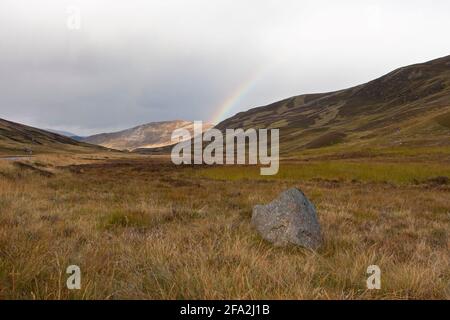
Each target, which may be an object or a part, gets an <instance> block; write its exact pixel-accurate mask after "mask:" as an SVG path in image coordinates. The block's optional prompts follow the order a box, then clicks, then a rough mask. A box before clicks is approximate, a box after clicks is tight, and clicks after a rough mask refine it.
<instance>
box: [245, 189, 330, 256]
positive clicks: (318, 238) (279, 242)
mask: <svg viewBox="0 0 450 320" xmlns="http://www.w3.org/2000/svg"><path fill="white" fill-rule="evenodd" d="M252 224H253V226H254V227H255V228H256V230H258V232H259V233H260V234H261V236H262V237H263V238H264V239H265V240H267V241H269V242H271V243H273V244H274V245H275V246H287V245H290V244H293V245H298V246H302V247H305V248H308V249H312V250H317V249H318V248H319V247H320V246H321V244H322V241H323V240H322V234H321V231H320V224H319V221H318V219H317V215H316V209H315V207H314V205H313V204H312V203H311V202H310V201H309V200H308V198H307V197H306V196H305V195H304V193H303V192H302V191H300V190H299V189H297V188H292V189H289V190H287V191H284V192H283V193H281V194H280V196H279V197H278V198H277V199H275V200H274V201H272V202H271V203H269V204H268V205H256V206H255V207H254V208H253V215H252Z"/></svg>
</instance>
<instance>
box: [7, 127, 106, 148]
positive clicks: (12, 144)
mask: <svg viewBox="0 0 450 320" xmlns="http://www.w3.org/2000/svg"><path fill="white" fill-rule="evenodd" d="M100 150H105V148H102V147H99V146H94V145H90V144H87V143H82V142H78V141H75V140H73V139H70V138H68V137H65V136H62V135H59V134H56V133H52V132H48V131H45V130H41V129H37V128H33V127H29V126H26V125H23V124H19V123H15V122H11V121H7V120H4V119H0V153H1V154H27V153H29V152H33V153H40V152H64V151H67V152H71V151H73V152H95V151H100Z"/></svg>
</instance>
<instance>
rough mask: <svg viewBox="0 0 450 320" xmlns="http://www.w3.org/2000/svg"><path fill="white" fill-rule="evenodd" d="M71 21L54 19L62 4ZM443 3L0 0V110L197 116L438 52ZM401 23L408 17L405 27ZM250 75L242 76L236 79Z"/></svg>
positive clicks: (82, 124)
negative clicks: (229, 102) (76, 24)
mask: <svg viewBox="0 0 450 320" xmlns="http://www.w3.org/2000/svg"><path fill="white" fill-rule="evenodd" d="M69 5H74V6H77V7H78V8H80V10H81V29H80V30H69V29H68V28H67V26H66V19H67V16H68V15H67V12H66V9H67V6H69ZM449 9H450V5H449V4H448V3H447V2H446V1H435V2H433V5H428V6H427V4H424V2H414V1H413V2H411V1H406V0H405V1H398V2H396V3H395V4H391V2H390V1H370V2H367V3H365V4H361V2H360V1H344V2H340V3H339V5H338V4H335V1H291V0H285V1H282V2H279V1H272V0H270V1H256V0H255V1H244V2H241V3H239V4H238V3H236V2H234V1H224V0H193V1H190V3H189V5H188V4H187V3H186V2H185V1H181V0H167V1H157V0H155V1H133V2H121V3H114V4H112V3H111V1H103V0H102V1H98V2H97V1H96V2H95V4H94V3H93V1H71V2H68V1H56V0H54V1H51V0H46V1H39V2H37V1H36V2H31V3H30V1H24V0H14V1H11V0H4V1H2V2H1V3H0V38H1V41H0V117H4V118H7V119H11V120H15V121H23V122H27V123H28V124H31V125H35V126H39V127H44V128H48V127H51V128H57V129H66V130H69V131H75V132H76V133H79V134H88V133H94V132H102V131H109V130H116V129H122V128H126V127H130V126H134V125H137V124H140V123H146V122H150V121H159V120H170V119H188V120H209V119H210V118H211V117H212V115H213V114H215V111H216V110H217V108H218V107H219V106H220V105H221V104H222V103H223V101H225V100H226V99H227V97H229V96H230V95H231V94H232V93H233V92H234V91H236V88H239V87H242V86H244V85H248V87H249V88H248V90H244V91H243V92H244V93H245V94H244V95H242V96H241V97H240V99H238V100H236V102H235V105H234V106H232V108H231V110H230V111H229V114H231V113H235V112H238V111H241V110H243V109H247V108H250V107H254V106H257V105H261V104H266V103H269V102H272V101H275V100H277V99H281V98H285V97H288V96H291V95H296V94H301V93H306V92H318V91H327V90H335V89H340V88H343V87H347V86H350V85H354V84H358V83H360V82H364V81H367V80H370V79H371V78H374V77H376V76H379V75H381V74H383V73H385V72H387V71H389V70H390V69H392V68H395V67H398V66H402V65H406V64H409V63H414V62H419V61H424V60H428V59H432V58H435V57H438V56H443V55H447V54H448V49H449V47H450V46H449V44H450V43H449V40H448V39H447V38H445V37H443V36H442V35H439V33H436V32H434V31H435V30H448V29H449V26H450V22H449V20H448V17H447V16H446V13H447V12H449ZM411 22H414V24H413V23H411ZM249 78H250V79H252V81H253V82H254V83H252V84H250V85H249V84H248V83H246V82H248V79H249Z"/></svg>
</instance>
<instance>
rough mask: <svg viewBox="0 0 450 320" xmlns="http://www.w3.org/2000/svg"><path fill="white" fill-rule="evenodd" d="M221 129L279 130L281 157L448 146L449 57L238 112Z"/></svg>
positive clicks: (223, 123) (449, 131)
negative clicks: (334, 149) (343, 149)
mask: <svg viewBox="0 0 450 320" xmlns="http://www.w3.org/2000/svg"><path fill="white" fill-rule="evenodd" d="M216 127H217V128H219V129H222V130H223V129H225V128H256V129H257V128H280V143H281V149H280V150H281V152H282V153H290V152H295V151H298V150H304V149H315V148H321V147H330V146H334V145H338V144H339V145H340V146H348V147H354V146H359V147H364V146H369V145H370V146H379V147H393V146H411V147H413V146H444V145H445V146H448V145H450V139H449V138H450V56H446V57H443V58H440V59H436V60H432V61H429V62H426V63H421V64H415V65H411V66H407V67H403V68H399V69H397V70H395V71H392V72H390V73H389V74H387V75H385V76H383V77H381V78H378V79H376V80H373V81H370V82H368V83H365V84H362V85H359V86H356V87H353V88H349V89H344V90H339V91H335V92H329V93H318V94H304V95H299V96H295V97H291V98H289V99H285V100H282V101H279V102H275V103H272V104H270V105H267V106H263V107H258V108H254V109H251V110H248V111H246V112H241V113H238V114H236V115H235V116H233V117H231V118H229V119H226V120H225V121H223V122H221V123H219V124H218V125H217V126H216Z"/></svg>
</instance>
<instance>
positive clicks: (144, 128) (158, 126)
mask: <svg viewBox="0 0 450 320" xmlns="http://www.w3.org/2000/svg"><path fill="white" fill-rule="evenodd" d="M210 127H211V125H206V124H204V125H203V129H205V130H206V129H208V128H210ZM182 128H183V129H187V130H189V131H190V132H191V133H192V132H193V128H194V127H193V122H191V121H183V120H175V121H163V122H151V123H147V124H143V125H140V126H137V127H134V128H131V129H127V130H123V131H119V132H112V133H102V134H97V135H93V136H89V137H86V138H83V139H81V141H84V142H88V143H92V144H97V145H101V146H104V147H108V148H112V149H118V150H123V149H127V150H135V149H146V148H159V147H164V146H168V145H171V144H172V141H171V135H172V132H173V131H174V130H175V129H182Z"/></svg>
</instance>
